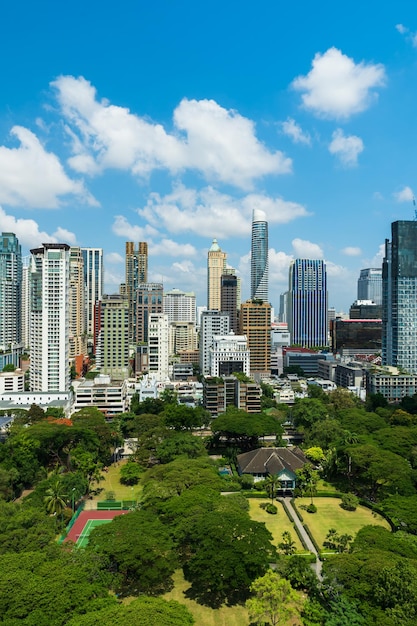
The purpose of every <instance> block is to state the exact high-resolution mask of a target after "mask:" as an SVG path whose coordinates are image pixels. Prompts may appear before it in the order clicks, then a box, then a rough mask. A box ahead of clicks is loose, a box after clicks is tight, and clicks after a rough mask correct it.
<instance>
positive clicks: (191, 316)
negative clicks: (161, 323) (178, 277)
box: [164, 289, 196, 324]
mask: <svg viewBox="0 0 417 626" xmlns="http://www.w3.org/2000/svg"><path fill="white" fill-rule="evenodd" d="M164 313H165V314H166V315H168V322H169V323H170V324H171V323H172V322H194V324H195V323H196V299H195V293H194V292H192V291H189V292H186V291H181V290H180V289H171V291H167V292H166V293H165V294H164Z"/></svg>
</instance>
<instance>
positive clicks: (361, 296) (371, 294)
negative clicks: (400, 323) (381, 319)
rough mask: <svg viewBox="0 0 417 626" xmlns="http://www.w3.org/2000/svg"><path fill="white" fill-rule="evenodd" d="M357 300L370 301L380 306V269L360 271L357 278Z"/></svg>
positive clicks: (372, 268) (373, 268)
mask: <svg viewBox="0 0 417 626" xmlns="http://www.w3.org/2000/svg"><path fill="white" fill-rule="evenodd" d="M358 300H372V301H373V302H375V304H382V268H381V267H369V268H367V269H364V270H361V273H360V276H359V278H358Z"/></svg>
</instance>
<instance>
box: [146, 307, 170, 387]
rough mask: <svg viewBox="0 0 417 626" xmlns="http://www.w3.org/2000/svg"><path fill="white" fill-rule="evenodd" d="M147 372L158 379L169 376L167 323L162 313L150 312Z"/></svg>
mask: <svg viewBox="0 0 417 626" xmlns="http://www.w3.org/2000/svg"><path fill="white" fill-rule="evenodd" d="M148 358H149V365H148V372H149V374H150V376H153V377H154V378H156V379H157V380H159V381H165V380H167V378H168V377H169V368H168V365H169V323H168V316H167V315H165V314H164V313H150V314H149V326H148Z"/></svg>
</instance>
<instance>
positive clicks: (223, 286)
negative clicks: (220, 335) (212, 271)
mask: <svg viewBox="0 0 417 626" xmlns="http://www.w3.org/2000/svg"><path fill="white" fill-rule="evenodd" d="M239 304H240V303H239ZM220 307H221V311H224V312H226V313H229V317H230V330H233V332H234V333H235V334H237V333H238V332H239V321H238V279H237V276H235V275H233V274H223V275H222V276H221V279H220Z"/></svg>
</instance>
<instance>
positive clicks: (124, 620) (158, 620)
mask: <svg viewBox="0 0 417 626" xmlns="http://www.w3.org/2000/svg"><path fill="white" fill-rule="evenodd" d="M97 624H100V625H101V626H114V625H115V624H117V626H131V625H132V624H134V625H135V626H161V625H162V624H163V626H192V624H194V618H193V616H192V614H191V613H190V611H189V610H188V609H187V607H185V606H184V605H183V604H180V603H179V602H176V601H175V600H170V601H167V600H163V599H162V598H150V597H147V596H141V597H140V598H137V599H136V600H133V602H129V604H120V603H117V604H114V605H113V606H110V607H108V608H105V609H102V610H101V611H94V612H88V613H86V614H85V615H82V616H77V617H76V618H74V619H70V621H69V622H68V623H67V626H97Z"/></svg>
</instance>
